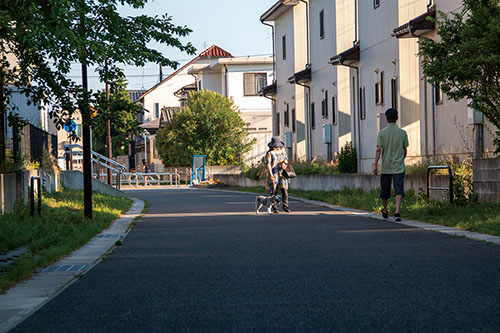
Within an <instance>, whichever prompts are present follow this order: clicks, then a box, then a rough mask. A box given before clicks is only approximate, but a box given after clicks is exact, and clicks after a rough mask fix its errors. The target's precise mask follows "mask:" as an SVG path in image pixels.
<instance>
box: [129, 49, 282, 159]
mask: <svg viewBox="0 0 500 333" xmlns="http://www.w3.org/2000/svg"><path fill="white" fill-rule="evenodd" d="M272 66H273V61H272V58H271V57H241V58H235V57H233V56H232V55H231V54H230V53H229V52H227V51H225V50H223V49H221V48H220V47H218V46H216V45H213V46H211V47H210V48H208V49H207V50H205V51H203V52H202V53H200V55H199V56H197V57H196V58H194V59H193V60H191V61H190V62H188V63H187V64H186V65H184V66H182V67H181V68H180V69H178V70H177V71H175V72H174V73H173V74H171V75H169V76H168V77H167V78H165V79H164V80H163V81H161V82H160V83H159V84H157V85H156V86H154V87H153V88H151V89H149V90H148V91H146V92H145V93H144V94H142V96H140V97H139V98H138V99H137V100H138V102H139V103H141V104H143V105H144V108H145V109H146V113H145V115H144V121H145V124H144V127H147V128H148V130H149V129H150V127H151V126H150V125H151V124H153V125H154V126H155V128H159V126H160V125H161V121H163V120H165V121H166V120H168V119H169V118H170V117H171V116H172V112H174V111H175V110H176V109H178V108H180V107H183V106H184V105H185V101H186V96H187V93H188V92H189V91H192V90H198V89H207V90H211V91H214V92H218V93H220V94H222V95H223V96H225V97H228V98H232V99H233V100H234V102H235V104H236V105H237V106H238V108H239V110H240V111H241V116H242V118H243V120H244V121H245V123H246V128H247V130H248V131H249V134H250V138H251V139H252V138H256V139H257V143H256V145H255V146H254V148H253V150H252V151H251V152H250V154H249V155H248V156H247V157H246V159H245V161H244V162H245V163H247V164H252V163H256V162H258V161H259V160H260V159H261V158H262V156H263V155H264V153H265V151H266V148H267V142H269V140H270V137H271V136H272V128H271V127H272V120H271V114H272V111H271V107H272V103H271V100H269V99H267V98H265V97H262V96H260V95H258V92H259V90H260V89H261V88H262V87H265V86H266V85H267V84H268V82H271V81H272ZM148 123H149V125H148ZM153 132H154V131H153ZM152 140H154V137H152ZM148 146H149V147H154V144H150V143H148ZM148 160H149V161H153V162H154V163H155V164H158V165H160V164H161V162H160V161H159V159H158V157H157V154H156V151H154V149H151V150H150V149H148Z"/></svg>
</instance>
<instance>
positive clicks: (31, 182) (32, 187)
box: [30, 176, 42, 216]
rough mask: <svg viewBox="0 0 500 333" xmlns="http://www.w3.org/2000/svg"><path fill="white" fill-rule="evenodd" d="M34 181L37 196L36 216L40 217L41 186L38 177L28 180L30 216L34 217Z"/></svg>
mask: <svg viewBox="0 0 500 333" xmlns="http://www.w3.org/2000/svg"><path fill="white" fill-rule="evenodd" d="M35 180H37V184H38V186H37V194H38V199H37V201H38V215H42V186H41V182H42V181H41V179H40V177H38V176H32V177H31V180H30V185H31V189H30V201H31V204H30V206H31V210H30V213H31V216H35Z"/></svg>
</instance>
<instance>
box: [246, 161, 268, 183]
mask: <svg viewBox="0 0 500 333" xmlns="http://www.w3.org/2000/svg"><path fill="white" fill-rule="evenodd" d="M242 173H243V174H244V175H245V176H246V177H247V178H250V179H252V180H262V179H266V174H267V172H266V165H265V164H264V162H260V163H259V164H257V165H252V166H251V167H247V170H244V171H243V172H242Z"/></svg>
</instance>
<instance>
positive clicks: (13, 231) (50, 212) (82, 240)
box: [0, 189, 132, 292]
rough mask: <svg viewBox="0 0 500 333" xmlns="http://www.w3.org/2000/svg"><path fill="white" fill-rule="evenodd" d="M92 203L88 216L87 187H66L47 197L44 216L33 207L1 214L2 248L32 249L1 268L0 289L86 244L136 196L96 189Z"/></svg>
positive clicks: (3, 250)
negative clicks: (85, 208) (88, 216)
mask: <svg viewBox="0 0 500 333" xmlns="http://www.w3.org/2000/svg"><path fill="white" fill-rule="evenodd" d="M92 204H93V219H92V220H87V219H85V218H84V214H83V191H75V190H68V189H65V190H64V191H62V192H57V193H52V194H48V195H46V196H44V197H43V200H42V215H41V216H38V215H37V214H36V213H35V216H34V217H31V216H30V210H29V207H21V208H20V209H18V211H17V212H15V213H14V214H5V215H0V252H2V253H4V252H7V251H9V250H12V249H15V248H18V247H21V246H26V247H28V248H29V249H30V252H31V253H30V254H28V255H24V256H22V257H21V258H19V259H17V260H15V261H14V262H13V263H12V264H10V265H8V266H7V267H5V268H0V292H4V291H5V290H6V289H7V288H9V287H10V286H12V285H14V284H15V283H17V282H19V281H22V280H25V279H26V278H28V277H29V276H30V275H31V274H33V273H34V272H35V271H36V270H37V269H39V268H41V267H45V266H47V265H50V264H51V263H53V262H55V261H57V260H58V259H60V258H61V257H63V256H65V255H67V254H69V253H71V252H72V251H74V250H76V249H78V248H80V247H81V246H82V245H84V244H86V243H87V242H88V241H89V240H90V239H91V238H93V237H94V236H95V235H97V234H98V233H99V232H101V231H102V230H103V229H105V228H107V227H108V226H109V225H110V224H111V222H113V221H114V220H115V219H117V218H118V217H119V216H120V215H121V214H122V213H123V212H126V211H128V209H129V208H130V207H131V205H132V200H130V199H128V198H124V197H113V196H109V195H105V194H100V193H96V192H94V194H93V200H92ZM35 211H36V209H35Z"/></svg>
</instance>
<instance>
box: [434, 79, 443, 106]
mask: <svg viewBox="0 0 500 333" xmlns="http://www.w3.org/2000/svg"><path fill="white" fill-rule="evenodd" d="M434 99H435V101H436V105H437V104H443V91H442V90H441V85H440V84H436V85H434Z"/></svg>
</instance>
